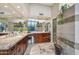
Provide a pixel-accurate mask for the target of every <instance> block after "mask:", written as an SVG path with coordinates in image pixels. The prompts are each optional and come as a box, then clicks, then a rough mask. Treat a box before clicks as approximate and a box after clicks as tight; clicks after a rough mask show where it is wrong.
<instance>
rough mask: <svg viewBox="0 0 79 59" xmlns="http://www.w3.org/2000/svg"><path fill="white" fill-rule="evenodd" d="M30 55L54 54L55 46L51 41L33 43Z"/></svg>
mask: <svg viewBox="0 0 79 59" xmlns="http://www.w3.org/2000/svg"><path fill="white" fill-rule="evenodd" d="M30 54H31V55H55V48H54V44H53V42H52V43H51V42H50V43H39V44H36V45H34V46H33V47H32V48H31V51H30Z"/></svg>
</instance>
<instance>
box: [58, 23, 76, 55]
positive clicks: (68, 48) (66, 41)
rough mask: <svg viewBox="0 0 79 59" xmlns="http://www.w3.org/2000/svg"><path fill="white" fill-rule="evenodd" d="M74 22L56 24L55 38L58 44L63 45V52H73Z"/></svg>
mask: <svg viewBox="0 0 79 59" xmlns="http://www.w3.org/2000/svg"><path fill="white" fill-rule="evenodd" d="M74 28H75V22H69V23H65V24H63V25H58V27H57V38H58V40H59V38H62V40H59V44H60V45H61V46H62V47H63V51H64V52H63V54H67V55H68V54H71V55H72V54H75V49H74V43H75V29H74Z"/></svg>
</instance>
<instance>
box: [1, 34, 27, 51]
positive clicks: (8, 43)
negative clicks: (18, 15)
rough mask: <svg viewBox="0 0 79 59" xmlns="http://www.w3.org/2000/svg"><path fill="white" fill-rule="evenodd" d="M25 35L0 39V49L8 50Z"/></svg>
mask: <svg viewBox="0 0 79 59" xmlns="http://www.w3.org/2000/svg"><path fill="white" fill-rule="evenodd" d="M25 36H27V34H23V35H22V34H21V35H17V36H14V37H7V38H3V37H2V39H0V50H8V49H9V48H11V47H12V46H14V45H15V44H16V43H17V42H19V41H20V40H22V38H23V37H25Z"/></svg>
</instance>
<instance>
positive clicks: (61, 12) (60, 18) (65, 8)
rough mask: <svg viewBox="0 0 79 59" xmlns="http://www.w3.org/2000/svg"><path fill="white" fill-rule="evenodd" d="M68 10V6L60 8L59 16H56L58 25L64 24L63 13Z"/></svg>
mask: <svg viewBox="0 0 79 59" xmlns="http://www.w3.org/2000/svg"><path fill="white" fill-rule="evenodd" d="M68 8H69V5H68V4H64V5H62V6H61V10H60V14H59V15H58V18H59V21H58V24H64V12H65V11H66V10H67V9H68Z"/></svg>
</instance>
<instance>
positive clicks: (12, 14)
mask: <svg viewBox="0 0 79 59" xmlns="http://www.w3.org/2000/svg"><path fill="white" fill-rule="evenodd" d="M38 4H40V5H45V6H47V7H48V6H52V5H53V4H52V3H38ZM29 6H30V4H29V3H27V4H26V3H0V13H1V12H5V14H0V18H20V19H21V18H25V19H28V18H29V17H30V16H29V13H30V8H29ZM31 18H37V19H49V18H50V17H49V16H34V17H31Z"/></svg>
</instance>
